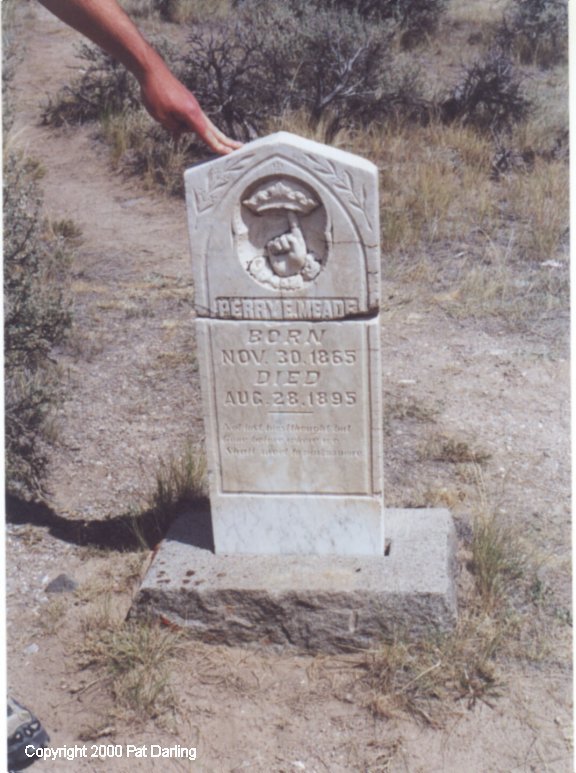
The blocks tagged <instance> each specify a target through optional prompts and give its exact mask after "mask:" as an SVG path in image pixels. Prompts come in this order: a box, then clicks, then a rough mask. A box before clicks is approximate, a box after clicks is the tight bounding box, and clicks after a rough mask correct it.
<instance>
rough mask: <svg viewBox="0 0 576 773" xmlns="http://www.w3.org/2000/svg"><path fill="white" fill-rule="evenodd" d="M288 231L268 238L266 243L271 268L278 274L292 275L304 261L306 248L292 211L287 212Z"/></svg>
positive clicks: (306, 252) (299, 269) (301, 266)
mask: <svg viewBox="0 0 576 773" xmlns="http://www.w3.org/2000/svg"><path fill="white" fill-rule="evenodd" d="M288 222H289V224H290V232H289V233H285V234H282V235H281V236H276V237H275V238H274V239H270V241H269V242H268V244H267V245H266V247H267V250H268V257H269V259H270V264H271V266H272V270H273V271H274V273H275V274H277V275H278V276H292V275H293V274H297V273H298V272H299V271H301V270H302V268H303V267H304V264H305V263H306V255H307V254H308V248H307V247H306V241H305V240H304V236H303V234H302V230H301V229H300V225H299V223H298V218H297V217H296V215H295V214H294V212H290V211H289V212H288Z"/></svg>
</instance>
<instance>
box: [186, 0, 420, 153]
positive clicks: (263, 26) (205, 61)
mask: <svg viewBox="0 0 576 773" xmlns="http://www.w3.org/2000/svg"><path fill="white" fill-rule="evenodd" d="M391 37H392V32H391V30H390V28H389V26H387V25H383V24H381V23H376V22H373V21H370V22H368V21H366V20H365V19H363V18H362V17H361V16H360V15H359V14H357V13H351V12H348V11H337V10H334V9H318V8H317V7H315V6H314V4H302V3H290V4H288V5H285V6H284V5H272V6H267V5H265V4H263V3H262V2H261V0H253V2H245V3H243V4H242V12H241V13H240V12H239V14H238V16H237V18H235V19H228V20H226V22H225V23H222V22H220V23H215V24H211V25H208V24H206V25H196V26H195V27H194V28H193V29H192V31H191V33H190V37H189V48H188V51H187V53H186V55H185V56H184V57H182V60H181V62H180V75H181V77H182V79H183V80H184V82H185V83H186V85H187V86H188V87H189V88H190V89H191V90H192V91H193V92H194V93H195V94H196V96H197V97H198V99H199V101H200V104H202V106H203V107H204V109H205V110H206V111H207V112H208V113H209V115H210V116H211V117H212V118H213V120H214V121H215V122H216V123H217V124H218V125H220V126H221V127H222V128H223V129H224V131H226V132H228V133H229V134H231V135H233V136H237V137H240V138H242V139H249V138H253V137H254V136H257V135H258V134H260V133H261V132H262V131H264V130H265V128H266V125H267V123H268V122H269V121H270V120H271V119H273V118H275V117H278V116H281V115H283V114H285V113H287V112H290V111H294V110H305V111H306V112H307V113H308V115H309V116H310V119H311V122H312V123H313V124H317V123H318V122H319V121H320V120H321V119H322V120H324V121H326V123H327V126H328V129H327V135H328V136H327V138H326V139H328V140H330V139H331V137H332V136H333V135H334V134H335V132H336V131H338V129H339V128H342V127H343V126H346V127H348V128H351V127H355V126H365V125H367V124H369V123H371V122H373V121H377V120H384V119H385V118H386V117H389V116H390V115H391V114H394V115H396V114H397V113H399V112H402V111H411V110H413V109H414V106H415V105H418V90H417V82H416V78H415V76H414V74H413V73H412V74H407V73H406V72H405V71H402V70H400V69H399V68H398V67H397V66H395V63H394V61H393V57H392V54H391V53H390V43H391Z"/></svg>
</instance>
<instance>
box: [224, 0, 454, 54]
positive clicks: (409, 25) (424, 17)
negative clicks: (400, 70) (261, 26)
mask: <svg viewBox="0 0 576 773" xmlns="http://www.w3.org/2000/svg"><path fill="white" fill-rule="evenodd" d="M255 2H256V3H258V4H260V5H264V6H267V7H268V10H270V8H271V4H270V3H269V2H268V1H267V0H236V2H235V5H236V6H239V7H242V6H247V5H249V4H254V3H255ZM283 5H286V6H288V7H289V8H291V9H292V10H293V11H294V12H295V13H296V15H299V14H301V13H302V12H303V9H307V11H308V12H311V13H313V14H318V13H319V12H323V11H335V12H344V13H345V14H356V15H358V16H359V17H360V18H362V19H365V20H366V21H368V22H376V23H379V22H390V23H392V24H393V25H394V28H395V32H398V33H399V37H400V42H401V43H402V44H403V45H404V46H411V45H413V44H415V43H418V42H420V41H421V40H423V39H424V38H425V37H426V36H428V35H430V34H432V33H434V32H435V31H436V29H437V27H438V24H439V22H440V19H441V17H442V15H443V13H444V12H445V10H446V6H447V0H308V2H306V1H305V0H287V2H286V3H283Z"/></svg>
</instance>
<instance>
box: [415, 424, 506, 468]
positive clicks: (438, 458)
mask: <svg viewBox="0 0 576 773" xmlns="http://www.w3.org/2000/svg"><path fill="white" fill-rule="evenodd" d="M490 456H491V454H489V453H488V452H487V451H484V450H483V449H481V448H477V447H475V446H472V445H471V444H470V442H469V441H468V440H465V439H464V438H460V437H454V436H453V435H449V434H447V433H441V432H438V433H433V434H432V435H431V436H430V437H429V438H428V439H427V440H426V441H425V443H424V444H423V446H422V449H421V451H420V458H421V459H428V460H430V461H433V462H447V463H449V464H468V463H470V462H473V463H474V464H484V463H485V462H487V461H488V459H490Z"/></svg>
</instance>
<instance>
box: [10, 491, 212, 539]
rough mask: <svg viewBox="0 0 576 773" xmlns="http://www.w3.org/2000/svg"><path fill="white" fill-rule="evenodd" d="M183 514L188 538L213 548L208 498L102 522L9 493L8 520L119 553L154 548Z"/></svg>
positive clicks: (54, 535) (126, 514)
mask: <svg viewBox="0 0 576 773" xmlns="http://www.w3.org/2000/svg"><path fill="white" fill-rule="evenodd" d="M184 514H187V515H188V517H189V521H188V519H187V521H188V523H189V525H190V532H189V534H188V535H187V539H186V541H187V542H190V543H191V544H195V545H197V547H202V548H205V549H208V550H213V539H212V529H211V524H210V506H209V502H208V500H207V499H205V498H199V499H197V500H194V501H187V502H185V503H182V504H181V505H180V506H179V507H177V508H174V509H173V510H171V511H170V512H168V513H161V514H159V513H158V512H156V511H154V510H150V511H147V512H144V513H139V514H137V515H134V514H133V513H123V514H121V515H116V516H113V517H111V518H106V519H105V520H102V521H89V520H86V519H84V518H75V519H69V518H64V517H62V516H61V515H58V514H57V513H55V512H54V510H52V509H51V508H50V507H49V506H48V505H46V504H41V503H34V502H26V501H24V500H22V499H18V498H17V497H14V496H11V495H9V494H8V495H6V522H7V523H11V524H14V525H24V524H28V525H30V526H38V527H41V528H45V529H47V530H48V532H49V533H50V534H51V535H52V536H53V537H56V539H59V540H62V541H63V542H69V543H72V544H74V545H81V546H84V547H93V548H99V549H102V550H117V551H119V552H124V551H127V550H142V549H144V548H153V547H155V546H156V545H157V544H158V543H159V542H160V540H162V539H163V538H164V536H165V535H166V532H167V531H168V529H169V527H170V525H171V524H172V523H173V521H174V520H175V519H176V518H178V517H179V516H182V515H184ZM177 539H178V537H177Z"/></svg>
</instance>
